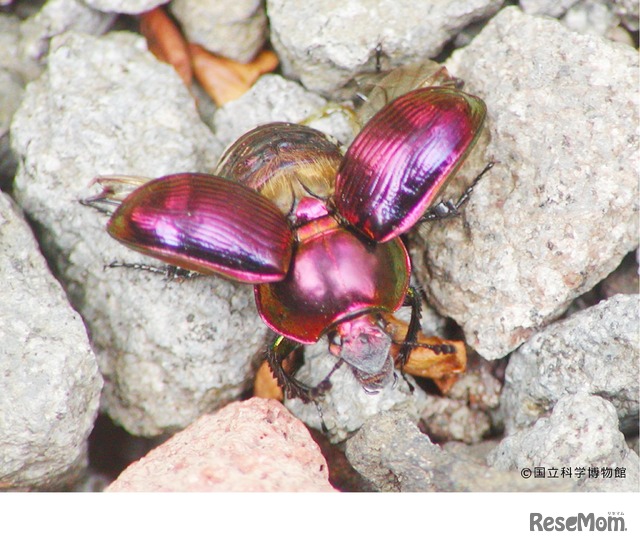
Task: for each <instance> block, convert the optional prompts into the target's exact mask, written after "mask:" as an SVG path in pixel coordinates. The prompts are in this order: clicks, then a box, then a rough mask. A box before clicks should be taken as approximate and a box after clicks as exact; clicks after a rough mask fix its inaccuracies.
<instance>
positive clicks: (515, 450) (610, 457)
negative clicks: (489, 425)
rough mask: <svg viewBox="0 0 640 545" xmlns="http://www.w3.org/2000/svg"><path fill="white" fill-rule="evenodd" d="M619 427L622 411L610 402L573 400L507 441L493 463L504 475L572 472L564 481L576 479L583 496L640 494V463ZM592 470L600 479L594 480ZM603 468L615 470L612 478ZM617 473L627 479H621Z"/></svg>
mask: <svg viewBox="0 0 640 545" xmlns="http://www.w3.org/2000/svg"><path fill="white" fill-rule="evenodd" d="M636 387H637V383H636ZM618 426H619V424H618V417H617V415H616V409H615V407H614V406H613V405H612V404H611V403H609V402H608V401H607V400H605V399H603V398H601V397H599V396H592V395H588V394H586V393H578V394H567V395H565V396H563V397H561V398H560V399H559V400H558V402H557V403H556V405H555V407H554V409H553V412H552V413H551V414H550V415H549V416H546V417H543V418H540V419H539V420H538V421H537V422H536V423H535V424H534V425H533V426H532V427H530V428H528V429H525V430H522V431H518V432H516V433H514V434H512V435H509V436H507V437H506V438H505V439H503V440H502V442H501V443H500V444H499V445H498V446H497V447H496V448H495V450H493V451H492V452H491V453H490V454H489V456H488V462H489V464H490V465H491V466H493V467H495V468H498V469H503V470H516V469H518V470H522V469H523V468H529V469H533V468H535V467H539V468H544V470H545V472H546V471H547V470H550V469H552V468H555V469H556V470H557V471H562V470H563V469H564V470H565V472H566V471H567V470H569V471H570V472H571V475H568V476H565V477H563V478H564V479H566V480H569V479H573V480H574V482H576V484H577V487H578V488H577V489H578V490H582V491H617V492H629V491H635V492H638V486H639V482H640V481H639V480H638V479H639V473H640V471H639V470H640V461H639V459H638V455H637V454H636V453H635V452H633V451H632V450H630V449H629V447H628V446H627V443H626V442H625V438H624V435H623V434H622V433H621V432H620V431H619V429H618ZM578 468H583V470H584V473H580V472H579V471H578ZM592 468H596V469H597V470H598V472H599V475H597V476H594V475H591V476H590V475H589V473H588V472H589V470H592ZM603 468H608V469H611V475H607V474H605V473H601V474H600V472H602V471H603ZM616 468H617V471H618V472H619V471H620V469H621V468H622V469H623V470H624V474H620V473H618V474H616ZM565 475H566V473H565Z"/></svg>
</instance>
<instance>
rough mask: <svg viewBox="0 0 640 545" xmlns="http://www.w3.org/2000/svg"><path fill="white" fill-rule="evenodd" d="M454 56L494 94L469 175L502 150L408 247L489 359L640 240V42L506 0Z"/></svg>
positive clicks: (472, 80)
mask: <svg viewBox="0 0 640 545" xmlns="http://www.w3.org/2000/svg"><path fill="white" fill-rule="evenodd" d="M446 64H447V67H448V68H449V69H450V70H451V72H452V73H454V74H456V75H457V76H459V77H461V78H462V79H464V80H465V81H466V82H467V87H466V88H467V89H468V90H469V91H470V92H472V93H474V94H477V95H478V96H480V97H482V98H483V99H484V101H485V102H486V104H487V108H488V125H489V127H490V129H491V142H490V145H489V148H488V150H487V151H486V155H485V157H484V159H483V158H482V157H477V158H475V160H473V161H470V162H469V163H468V164H467V165H465V167H466V168H465V172H464V176H463V177H465V178H466V179H467V180H470V179H471V178H472V177H473V176H474V172H475V173H477V172H479V170H480V169H481V168H482V164H483V163H484V162H486V161H487V160H488V159H489V158H491V159H493V160H495V161H499V163H497V164H496V165H495V166H494V168H493V169H492V170H491V171H490V172H488V173H487V174H486V176H485V177H484V178H483V179H482V180H481V181H480V182H479V183H478V185H477V186H476V187H475V189H474V192H473V195H472V196H471V199H470V200H469V202H468V203H467V206H466V207H465V209H464V210H463V212H462V216H461V217H460V218H456V219H452V220H448V221H441V222H435V225H432V226H430V228H426V229H424V230H423V231H421V232H420V233H419V236H418V237H415V240H414V245H413V252H412V257H413V263H414V267H415V273H416V276H417V277H418V278H419V279H420V280H421V282H422V283H423V286H424V288H425V291H426V292H427V293H428V295H429V299H430V301H431V302H432V303H433V304H434V305H435V306H436V308H437V309H438V310H439V311H440V312H441V313H443V314H445V315H447V316H451V317H453V318H454V319H455V320H456V322H458V323H459V324H460V325H461V326H462V327H463V329H464V333H465V338H466V341H467V343H468V344H469V345H471V346H472V347H473V348H474V349H475V350H476V351H478V352H479V353H480V354H481V355H482V356H483V357H485V358H487V359H490V360H491V359H496V358H499V357H502V356H504V355H506V354H508V353H509V352H511V351H512V350H514V349H515V348H516V347H518V346H519V345H520V344H521V343H522V342H524V341H525V340H526V339H527V338H529V337H530V336H531V335H532V334H533V333H534V332H535V331H536V330H537V329H538V328H540V327H543V326H544V325H546V324H548V323H549V322H551V321H553V320H554V319H556V318H557V317H558V316H560V315H561V314H562V313H563V312H564V311H565V310H566V309H567V307H568V306H569V305H570V304H571V301H572V300H574V299H575V298H576V297H578V296H579V295H580V294H582V293H585V292H586V291H588V290H590V289H591V288H592V287H593V286H594V285H595V284H596V283H597V282H599V281H600V280H602V279H603V278H604V277H606V276H607V275H608V274H609V273H610V272H611V271H612V270H614V269H615V268H616V267H617V266H618V264H619V263H620V261H621V260H622V259H623V257H624V256H625V255H626V254H627V253H628V252H629V251H631V250H632V249H635V248H636V247H637V246H638V243H639V236H638V235H639V232H640V230H639V228H638V218H639V215H638V206H639V205H638V203H639V202H640V199H639V194H638V190H639V188H638V183H637V180H638V176H639V174H640V173H639V172H638V169H639V168H640V161H639V160H638V136H637V126H638V121H639V116H638V93H637V90H636V89H635V88H634V86H633V85H632V84H631V82H633V81H634V78H635V75H636V74H637V70H638V56H637V52H636V51H634V50H633V49H632V48H630V47H627V46H624V45H620V44H614V43H612V42H609V41H606V40H604V39H602V38H600V37H597V36H592V35H581V34H576V33H572V32H571V31H569V30H567V29H566V28H565V27H563V26H562V25H561V24H559V23H557V22H556V21H553V20H548V19H543V18H538V17H533V16H529V15H526V14H523V13H522V12H521V11H520V10H518V9H517V8H506V9H504V10H502V11H501V12H500V13H499V14H498V15H496V17H494V18H493V19H492V20H491V21H490V22H489V24H488V25H487V26H486V27H485V28H484V29H483V31H482V32H481V33H480V34H479V35H478V36H477V37H476V38H475V39H474V41H473V42H472V43H471V44H470V45H469V46H468V47H467V48H465V49H464V50H462V51H460V52H458V53H456V54H454V56H453V57H452V58H451V59H450V60H449V61H448V62H447V63H446ZM603 104H606V105H607V107H606V108H603V107H602V105H603ZM477 151H480V149H478V150H477ZM455 187H456V186H455V184H452V186H451V188H450V189H455ZM458 194H459V193H458Z"/></svg>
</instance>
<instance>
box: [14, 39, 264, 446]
mask: <svg viewBox="0 0 640 545" xmlns="http://www.w3.org/2000/svg"><path fill="white" fill-rule="evenodd" d="M11 130H12V143H13V149H14V151H15V153H16V154H17V156H19V158H20V166H19V171H18V174H17V176H16V180H15V194H16V196H17V199H18V200H19V202H20V204H21V205H22V206H23V208H24V209H25V210H26V211H27V213H28V215H29V216H30V217H31V218H32V219H33V220H34V221H35V222H36V224H37V225H38V231H39V234H40V237H41V243H42V246H43V248H44V249H45V251H46V253H47V254H48V256H50V259H51V263H52V264H54V266H55V268H56V270H57V272H58V275H59V277H60V278H62V279H63V282H64V283H65V284H66V288H67V290H68V293H69V296H70V298H71V300H72V301H73V303H74V305H75V307H76V308H77V309H78V310H79V311H80V312H81V314H82V315H83V317H84V318H85V321H86V323H87V325H88V327H89V330H90V332H91V339H92V342H93V345H94V347H95V350H96V354H97V357H98V362H99V365H100V369H101V371H102V373H103V375H104V377H105V380H106V384H105V390H104V396H103V408H104V409H105V410H106V411H107V412H108V414H109V415H110V416H111V417H112V418H113V419H114V420H115V421H117V422H119V423H120V424H122V425H123V426H124V427H125V428H126V429H127V430H128V431H129V432H131V433H133V434H137V435H158V434H161V433H165V432H169V431H175V430H177V429H179V428H182V427H184V426H186V425H187V424H189V423H190V422H192V421H193V420H194V419H195V418H197V417H198V416H199V415H200V414H203V413H205V412H207V411H210V410H213V409H215V408H216V407H218V406H221V405H222V404H224V403H227V402H228V401H229V400H232V399H235V398H236V397H237V396H238V395H239V394H240V392H242V391H243V390H244V388H245V386H246V382H247V380H248V377H249V375H250V372H251V365H250V361H251V358H252V357H253V355H254V353H255V352H257V351H259V350H260V349H261V347H262V342H263V336H264V334H265V331H266V329H265V328H264V326H263V325H262V324H261V321H260V319H259V317H258V315H257V313H256V311H255V308H254V303H253V294H252V291H251V288H250V286H247V285H238V284H234V283H231V282H227V281H225V280H222V279H220V278H214V277H200V278H196V279H194V280H190V281H184V282H177V281H167V279H166V278H164V277H162V275H156V274H151V273H144V272H141V271H136V270H131V269H122V268H119V269H113V268H107V269H106V270H105V265H108V264H109V263H111V262H112V261H114V260H116V261H119V262H122V261H124V262H128V263H146V264H155V265H157V264H159V262H155V261H154V260H151V259H146V258H143V257H142V256H140V255H139V254H137V253H135V252H132V251H130V250H127V249H125V248H124V247H123V246H121V245H120V244H118V243H117V242H116V241H114V240H112V239H111V238H110V237H109V236H108V235H107V234H106V232H105V230H104V228H105V223H106V219H105V217H104V216H103V215H101V214H100V213H98V212H97V211H96V210H94V209H93V208H89V207H86V206H82V205H81V204H80V202H79V200H80V198H83V197H88V196H90V195H95V194H96V193H97V192H98V190H97V188H95V187H90V182H91V180H92V179H93V178H94V177H95V176H98V175H103V176H104V175H114V174H115V175H121V174H125V175H139V176H146V177H150V178H151V177H157V176H161V175H165V174H169V173H175V172H185V171H186V172H194V171H195V172H207V171H210V170H212V169H213V168H214V166H215V163H216V161H217V158H218V155H219V153H220V150H221V147H220V144H219V143H218V141H217V140H216V139H215V137H213V135H212V134H211V133H210V132H209V130H208V129H207V127H206V126H205V125H204V124H203V123H202V122H201V121H200V119H199V118H198V115H197V112H196V109H195V106H194V104H193V99H192V97H191V96H190V94H189V92H188V91H187V90H186V89H185V87H184V85H183V84H182V82H181V80H180V79H179V78H178V76H177V75H176V73H175V71H174V70H173V69H172V68H171V67H170V66H168V65H166V64H163V63H160V62H159V61H157V60H156V59H155V58H154V57H153V56H152V55H151V54H150V53H149V52H148V51H147V50H146V47H145V44H144V41H143V40H142V39H141V38H139V37H136V36H134V35H132V34H128V33H112V34H109V35H106V36H104V37H102V38H95V37H91V36H87V35H82V34H76V33H68V34H65V35H63V36H61V37H59V38H57V39H55V40H54V41H53V49H52V52H51V54H50V56H49V63H48V68H47V71H46V72H45V73H44V74H43V76H42V77H41V78H40V79H38V80H37V81H35V82H33V83H32V84H31V85H30V86H29V87H28V90H27V92H26V94H25V98H24V100H23V103H22V106H21V108H20V109H19V110H18V112H16V114H15V116H14V121H13V124H12V127H11Z"/></svg>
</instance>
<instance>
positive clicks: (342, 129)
mask: <svg viewBox="0 0 640 545" xmlns="http://www.w3.org/2000/svg"><path fill="white" fill-rule="evenodd" d="M326 106H327V101H326V100H325V99H323V98H322V97H320V96H319V95H316V94H315V93H311V92H309V91H307V90H305V89H304V88H303V87H302V86H301V85H299V84H298V83H295V82H292V81H289V80H286V79H284V78H283V77H281V76H277V75H271V74H269V75H266V76H262V77H261V78H260V79H259V80H258V81H257V82H256V84H255V85H254V86H253V87H252V88H251V89H250V90H249V91H248V92H247V93H245V94H244V95H243V96H242V97H240V98H239V99H237V100H234V101H232V102H229V103H228V104H225V105H224V106H222V107H221V108H219V109H218V110H216V113H215V115H214V125H215V130H216V136H217V137H218V138H219V139H220V141H221V142H222V143H223V144H224V145H225V146H227V145H229V144H231V143H232V142H234V141H235V140H236V139H237V138H238V137H240V136H242V135H243V134H244V133H245V132H247V131H249V130H251V129H253V128H254V127H257V126H258V125H264V124H265V123H271V122H273V121H286V122H289V123H301V122H303V121H304V122H306V121H307V120H308V121H309V123H307V124H308V125H309V126H310V127H313V128H314V129H317V130H319V131H322V132H324V133H325V134H329V135H331V136H333V137H334V138H336V139H337V140H338V141H340V142H343V143H346V142H349V141H350V140H351V139H352V138H353V136H354V134H353V129H352V127H351V126H350V125H349V124H348V123H347V118H346V117H345V114H344V113H343V112H341V111H340V110H338V111H336V112H335V113H333V114H331V113H327V115H323V112H324V109H325V107H326Z"/></svg>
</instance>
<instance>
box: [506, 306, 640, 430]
mask: <svg viewBox="0 0 640 545" xmlns="http://www.w3.org/2000/svg"><path fill="white" fill-rule="evenodd" d="M639 314H640V297H638V295H617V296H615V297H612V298H611V299H607V300H606V301H603V302H602V303H600V304H599V305H597V306H595V307H590V308H588V309H586V310H583V311H581V312H578V313H576V314H573V315H572V316H571V317H570V318H567V319H566V320H563V321H561V322H557V323H555V324H553V325H551V326H549V327H547V328H546V329H544V330H543V331H541V332H540V333H538V334H536V335H535V336H533V337H532V338H531V339H529V341H528V342H527V343H526V344H524V345H523V346H521V347H520V348H519V349H518V350H517V351H516V352H514V353H513V354H512V356H511V358H510V360H509V365H508V367H507V371H506V377H505V385H504V389H503V390H502V396H501V410H502V413H503V414H504V420H505V426H506V431H507V433H513V432H515V431H517V430H520V429H524V428H527V427H529V426H530V425H531V424H533V423H534V422H535V421H536V420H537V419H538V418H540V417H541V416H543V415H544V414H545V413H547V412H548V411H550V410H551V409H553V406H554V405H555V404H556V403H557V402H558V400H559V399H561V398H562V397H563V396H564V395H566V394H576V393H585V394H597V395H599V396H601V397H603V398H605V399H607V400H608V401H610V402H611V403H612V404H613V406H614V407H615V408H616V410H617V413H618V418H619V419H620V424H621V427H622V430H623V431H625V432H631V433H633V432H635V433H637V431H638V397H639V392H638V376H639V374H640V368H639V363H638V362H639V361H640V332H639V331H638V329H639V324H640V315H639Z"/></svg>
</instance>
